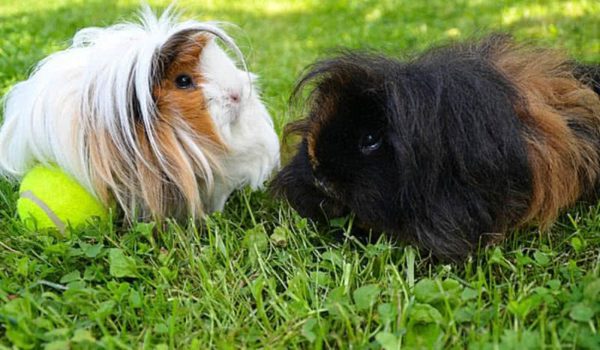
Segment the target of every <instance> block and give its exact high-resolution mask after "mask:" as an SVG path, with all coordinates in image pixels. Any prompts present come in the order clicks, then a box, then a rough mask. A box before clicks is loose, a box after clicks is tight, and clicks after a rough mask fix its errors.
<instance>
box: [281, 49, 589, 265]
mask: <svg viewBox="0 0 600 350" xmlns="http://www.w3.org/2000/svg"><path fill="white" fill-rule="evenodd" d="M502 40H506V39H505V38H503V37H492V38H490V39H488V40H486V41H483V42H482V43H480V44H476V45H468V44H466V45H456V46H448V47H443V48H439V49H434V50H432V51H430V52H428V53H426V54H425V55H422V56H421V57H420V58H418V59H415V60H412V61H408V62H401V61H397V60H394V59H390V58H386V57H382V56H377V55H372V54H364V53H352V52H346V53H344V54H342V55H340V56H338V57H335V58H332V59H328V60H324V61H321V62H318V63H316V64H315V65H314V66H312V68H311V69H310V71H309V72H308V73H307V74H306V75H305V76H304V77H303V78H302V79H301V80H300V82H299V84H298V87H297V90H298V91H299V90H302V88H303V87H304V86H306V85H307V84H314V89H313V90H312V92H311V95H310V99H309V103H310V106H309V110H310V112H309V114H308V117H307V118H306V119H305V120H303V121H300V122H297V123H296V124H295V125H294V126H293V127H292V128H294V129H297V130H299V131H300V133H301V134H302V136H303V137H304V139H303V142H302V143H301V144H300V146H299V151H298V153H297V154H296V155H295V157H294V158H293V160H292V161H291V163H290V164H288V165H287V166H286V167H285V168H284V169H283V170H282V171H281V173H280V174H279V175H278V176H277V177H276V178H275V179H274V181H273V183H272V188H273V189H274V190H275V192H276V193H278V194H279V195H281V196H283V197H285V198H287V200H288V201H289V202H290V204H291V205H292V206H293V207H294V208H295V209H296V210H298V212H299V213H300V214H301V215H303V216H307V217H310V218H313V219H322V218H323V217H335V216H339V215H341V214H344V213H346V212H348V211H351V212H353V213H354V214H355V215H356V218H357V220H358V222H359V223H360V224H361V225H362V226H366V227H369V228H373V229H375V230H378V231H386V232H388V233H389V234H391V235H393V236H394V237H398V238H400V239H403V240H408V241H411V242H414V243H416V244H418V245H420V246H421V247H424V248H426V249H428V250H431V251H432V252H433V254H434V255H436V256H438V257H442V258H447V259H452V260H460V259H462V258H464V257H465V256H466V255H467V254H468V253H469V252H470V251H472V249H473V248H475V247H476V246H477V245H478V244H479V243H480V241H482V240H483V241H487V240H488V238H489V237H494V236H495V235H496V234H497V233H503V232H504V231H505V230H506V229H507V228H508V227H510V226H512V225H516V224H517V223H518V221H519V220H520V218H521V216H522V215H523V213H524V212H525V211H526V210H527V208H528V205H529V200H530V197H531V192H532V175H531V169H530V165H529V163H528V154H527V151H526V146H525V142H524V140H523V137H522V135H526V134H528V133H529V130H528V129H527V127H526V126H524V125H523V123H522V122H521V121H520V120H519V118H518V116H517V112H516V109H517V107H518V106H519V105H520V104H522V103H523V101H521V100H520V96H519V94H518V91H517V89H516V87H515V86H513V84H512V83H511V82H510V81H509V80H508V79H507V78H506V77H505V76H504V75H503V74H502V73H501V72H499V71H498V69H497V68H496V67H495V66H494V65H493V64H492V63H490V59H489V55H490V54H491V52H492V51H493V49H494V47H495V46H496V45H497V42H499V41H502ZM585 69H587V68H585ZM590 72H591V73H590ZM597 73H598V71H597V70H585V75H586V76H588V75H590V74H591V76H592V77H597ZM594 86H595V88H596V89H597V88H598V85H597V84H596V85H594ZM316 130H317V131H316ZM311 133H312V134H313V136H314V137H315V138H316V142H315V145H314V152H315V156H316V157H315V158H316V159H317V160H318V165H316V166H311V159H310V157H309V152H308V147H309V145H308V141H307V140H308V138H309V136H310V135H311ZM315 133H316V134H317V135H314V134H315ZM379 133H380V134H381V135H382V136H383V144H382V146H381V147H380V148H379V149H378V150H376V151H374V152H373V153H371V154H369V155H364V154H362V153H361V151H360V144H361V140H364V139H365V137H366V136H365V135H366V134H379ZM313 161H314V160H313Z"/></svg>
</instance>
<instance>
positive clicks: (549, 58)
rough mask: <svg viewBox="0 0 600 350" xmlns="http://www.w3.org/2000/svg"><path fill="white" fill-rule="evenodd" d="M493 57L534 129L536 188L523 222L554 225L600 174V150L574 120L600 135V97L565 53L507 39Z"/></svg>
mask: <svg viewBox="0 0 600 350" xmlns="http://www.w3.org/2000/svg"><path fill="white" fill-rule="evenodd" d="M494 56H495V57H494V58H493V62H494V63H495V64H496V66H497V67H498V68H499V69H500V71H502V72H503V73H504V74H505V76H506V77H507V78H508V79H509V80H510V81H511V82H512V83H513V84H515V85H516V87H517V88H518V90H519V92H520V95H521V97H522V98H523V101H522V104H521V105H519V106H517V113H518V115H519V117H520V118H521V120H522V122H523V123H524V124H525V125H526V126H527V127H528V128H529V130H532V131H533V132H531V133H526V134H524V135H523V137H524V138H525V140H526V143H527V148H528V153H529V162H530V165H531V170H532V176H533V178H532V182H533V193H532V198H531V202H530V205H529V211H528V212H527V213H526V214H525V215H524V217H523V218H522V223H528V222H532V223H536V224H539V225H541V227H542V228H546V227H548V226H549V225H550V224H551V223H552V222H553V221H554V220H555V219H556V217H557V216H558V215H559V214H560V212H561V211H562V210H563V209H565V208H566V207H569V206H570V205H572V204H573V203H574V202H575V201H576V200H577V199H578V198H580V197H581V195H582V194H583V193H585V192H586V191H589V189H590V188H591V187H592V186H594V184H595V183H596V181H597V179H598V176H599V174H600V170H599V168H600V159H598V150H597V149H596V146H595V145H594V143H593V142H592V140H587V139H584V138H582V137H581V135H576V134H575V132H574V131H573V129H571V128H570V127H569V125H568V123H569V121H572V122H573V121H574V122H577V123H579V124H581V125H584V126H585V127H586V129H589V130H590V131H591V132H592V133H593V137H598V136H599V135H600V98H598V96H597V95H596V94H595V93H594V92H593V91H592V90H591V89H590V88H589V87H587V86H585V85H584V84H582V83H581V82H579V81H578V80H577V79H575V78H574V77H573V75H572V68H571V66H570V64H568V60H567V59H566V57H565V56H563V55H562V54H560V53H558V52H556V51H551V50H541V49H525V48H521V47H516V46H515V45H514V44H512V43H507V44H506V45H505V46H504V47H502V48H500V49H499V50H498V51H497V52H496V53H495V55H494Z"/></svg>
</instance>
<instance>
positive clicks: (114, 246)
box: [0, 0, 600, 350]
mask: <svg viewBox="0 0 600 350" xmlns="http://www.w3.org/2000/svg"><path fill="white" fill-rule="evenodd" d="M151 4H152V5H153V6H154V7H155V8H159V9H162V8H164V7H165V6H166V5H167V2H166V1H160V2H157V1H152V2H151ZM178 6H179V8H181V9H182V10H184V11H185V14H184V17H186V18H187V17H193V18H196V19H201V20H219V21H224V22H230V23H233V24H235V26H227V27H226V28H227V30H228V31H229V33H230V34H231V35H232V36H233V37H235V38H236V40H237V41H238V44H239V45H240V47H241V49H242V51H243V52H244V53H245V55H246V58H247V61H248V64H249V66H250V68H251V70H253V71H254V72H256V73H258V74H259V75H260V77H261V79H260V83H261V85H262V89H263V93H264V100H265V102H266V104H267V105H268V108H269V110H270V112H271V114H272V116H273V118H274V120H275V123H276V126H277V129H278V132H281V129H282V127H283V125H284V124H285V122H287V121H289V120H292V119H294V118H298V117H299V115H298V110H296V109H293V108H292V109H290V108H289V107H288V105H287V100H288V97H289V94H290V91H291V89H292V86H293V83H294V81H295V79H296V78H297V76H298V75H299V74H300V73H301V72H302V70H303V68H304V67H305V66H306V65H308V64H309V63H311V62H312V61H313V60H315V59H316V58H319V57H325V56H327V55H328V54H329V53H331V52H332V49H335V48H337V47H342V46H343V47H351V48H371V49H376V50H379V51H383V52H386V53H389V54H392V55H396V56H400V57H406V56H409V55H411V54H413V53H414V52H416V51H419V50H422V49H424V48H426V47H428V46H430V45H431V44H433V43H436V42H443V41H446V40H449V39H459V40H460V39H464V38H468V37H471V36H473V35H475V36H478V35H482V34H484V33H487V32H490V31H508V32H511V33H513V34H514V35H515V36H516V37H517V38H518V39H519V40H534V41H536V42H539V43H543V44H545V45H550V46H553V47H560V48H564V49H565V50H567V51H568V52H569V53H570V54H571V55H573V56H574V57H575V58H577V59H578V60H582V61H587V62H600V2H598V1H595V0H573V1H558V0H547V1H493V0H470V1H462V0H459V1H455V2H452V1H444V0H432V1H416V0H396V1H394V0H389V1H317V0H315V1H309V0H302V1H299V0H287V1H277V0H273V1H266V0H265V1H259V0H253V1H249V0H244V1H242V0H238V1H232V0H220V1H212V0H207V1H183V0H181V1H179V2H178ZM137 9H138V1H135V0H122V1H99V0H94V1H84V0H51V1H41V0H37V1H36V0H20V1H15V0H0V94H1V95H3V94H4V93H5V92H6V91H7V89H8V88H9V87H10V86H11V85H12V84H14V83H15V82H16V81H18V80H21V79H24V78H26V76H27V74H28V72H29V71H30V70H31V68H32V66H33V65H34V64H35V63H36V62H37V61H38V60H40V59H41V58H43V57H44V56H45V55H47V54H49V53H51V52H54V51H56V50H59V49H61V48H65V47H66V46H67V45H68V42H69V39H70V38H71V37H72V35H73V34H74V33H75V31H76V30H77V29H79V28H82V27H87V26H104V25H108V24H111V23H114V22H115V21H118V20H123V19H133V18H134V17H135V11H136V10H137ZM57 84H60V82H57ZM17 197H18V194H17V186H16V185H15V184H11V183H8V182H6V181H1V180H0V348H22V349H29V348H46V349H67V348H71V349H96V348H101V349H103V348H107V349H113V348H114V349H130V348H143V349H168V348H197V349H204V348H211V347H212V348H220V349H230V348H311V349H312V348H315V349H321V348H353V349H379V348H383V349H386V350H388V349H398V348H407V349H413V348H425V349H428V348H457V349H463V348H469V349H480V348H481V349H529V348H531V349H538V348H572V349H578V348H583V349H586V348H587V349H598V348H600V333H599V332H600V329H598V328H599V327H598V326H599V325H600V322H599V321H600V206H599V205H597V204H596V203H591V204H581V205H579V206H578V207H577V208H575V209H573V210H571V211H569V212H568V213H565V215H563V216H562V217H561V219H560V221H559V222H558V223H557V224H556V225H555V226H553V227H552V228H551V230H550V231H549V232H539V230H536V229H535V228H532V229H530V230H524V231H521V232H513V233H512V235H511V238H510V239H508V240H507V241H505V242H504V243H502V244H501V245H499V246H496V247H489V248H486V249H482V250H481V251H480V252H479V253H478V254H477V255H475V256H473V257H472V258H470V259H468V260H467V261H466V262H465V263H463V264H443V263H439V262H434V261H432V260H431V259H430V258H429V257H428V256H427V255H426V254H424V253H419V251H418V250H416V249H414V248H412V247H410V246H402V245H398V244H393V243H390V242H389V241H388V240H386V239H385V238H380V239H378V240H371V241H368V240H364V239H356V238H355V237H353V236H351V235H349V234H347V232H349V230H350V228H351V225H352V222H351V220H337V221H335V222H333V223H332V225H331V228H330V229H324V228H322V227H319V228H317V227H316V226H315V225H314V224H313V223H311V222H310V221H307V220H305V219H302V218H300V217H299V216H298V215H297V214H296V213H295V212H294V211H293V210H291V209H290V208H289V206H287V205H286V204H285V203H281V202H277V201H274V200H272V199H270V198H269V196H268V195H267V194H265V193H263V192H251V191H249V190H245V191H240V192H239V193H236V194H235V196H234V197H233V198H231V199H230V201H229V202H228V205H227V207H226V209H225V211H224V212H223V213H216V214H214V215H212V216H210V217H209V218H207V219H206V220H205V221H203V222H201V223H195V224H194V223H190V224H188V225H177V224H175V223H167V224H165V225H156V224H154V223H138V224H135V225H133V227H131V228H128V229H123V228H118V227H113V226H110V225H104V226H102V227H92V228H88V229H85V230H79V231H72V232H70V233H69V235H68V236H67V237H63V236H61V235H59V234H58V233H57V232H51V231H50V232H34V231H30V230H28V229H26V228H25V227H24V226H22V225H21V224H20V223H19V221H18V219H17V217H16V214H15V205H16V199H17Z"/></svg>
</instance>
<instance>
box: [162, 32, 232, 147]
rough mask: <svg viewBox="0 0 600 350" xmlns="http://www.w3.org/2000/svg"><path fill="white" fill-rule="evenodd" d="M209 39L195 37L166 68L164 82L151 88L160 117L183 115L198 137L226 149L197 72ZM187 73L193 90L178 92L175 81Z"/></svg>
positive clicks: (200, 36)
mask: <svg viewBox="0 0 600 350" xmlns="http://www.w3.org/2000/svg"><path fill="white" fill-rule="evenodd" d="M207 42H208V38H207V37H206V36H205V35H198V36H197V37H196V40H190V42H189V43H187V44H186V45H185V46H184V47H181V48H180V50H181V51H180V52H179V53H178V54H177V58H176V59H175V61H174V62H173V63H172V64H171V65H170V66H169V68H168V70H167V72H166V74H165V77H164V79H163V80H162V81H161V82H160V84H159V85H158V86H156V87H155V88H154V96H155V98H156V101H157V105H158V109H159V111H160V112H161V115H162V116H165V117H166V116H174V115H179V116H183V117H184V118H185V120H186V121H187V122H188V124H189V125H190V126H191V127H192V129H194V130H195V131H196V132H198V133H199V134H200V135H204V136H206V137H208V138H209V139H210V140H211V141H212V142H214V143H215V144H216V145H220V146H221V147H225V144H224V143H223V141H222V140H221V138H220V136H219V134H218V132H217V131H216V127H215V125H214V123H213V121H212V119H211V116H210V114H209V113H208V107H207V105H206V101H205V99H204V95H203V93H202V91H201V89H200V84H201V83H202V80H203V77H202V75H201V74H200V72H198V64H199V63H198V58H199V57H200V54H201V52H202V49H203V48H204V46H206V44H207ZM180 74H187V75H189V76H191V77H192V79H193V80H194V84H195V87H193V88H190V89H178V88H177V87H176V86H175V79H176V78H177V76H179V75H180Z"/></svg>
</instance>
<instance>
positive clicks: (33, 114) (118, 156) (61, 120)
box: [0, 7, 279, 219]
mask: <svg viewBox="0 0 600 350" xmlns="http://www.w3.org/2000/svg"><path fill="white" fill-rule="evenodd" d="M217 41H221V42H222V43H224V44H225V45H226V46H227V47H228V48H229V49H230V50H231V51H233V52H234V53H235V54H236V55H237V57H236V59H239V60H240V61H241V62H242V63H243V62H244V60H243V57H242V55H241V53H240V51H239V49H238V48H237V46H236V45H235V44H234V42H233V40H232V39H231V38H230V37H229V36H228V35H227V34H226V33H225V32H224V31H222V30H221V29H220V28H219V27H218V26H216V25H215V24H213V23H202V22H197V21H192V20H190V21H185V22H179V21H178V17H177V16H176V15H174V14H173V13H172V11H170V10H167V11H165V13H163V14H162V16H160V18H158V17H157V16H156V15H155V14H154V13H153V12H152V11H151V10H150V9H149V8H147V7H146V8H144V9H143V11H142V12H141V23H122V24H116V25H113V26H110V27H106V28H85V29H82V30H80V31H79V32H78V33H77V34H76V35H75V37H74V38H73V43H72V45H71V47H69V48H68V49H66V50H63V51H60V52H57V53H54V54H52V55H50V56H48V57H47V58H45V59H44V60H42V61H41V62H40V63H39V64H38V65H37V67H36V69H35V70H34V72H33V73H32V74H31V76H30V77H29V79H27V80H25V81H23V82H20V83H18V84H16V85H15V86H14V87H13V88H12V90H10V92H9V93H8V95H7V96H6V97H5V109H4V125H3V126H2V128H1V130H0V173H1V174H4V175H5V176H7V177H12V178H17V179H18V178H19V177H21V176H23V175H24V174H25V173H26V172H27V171H28V170H29V169H31V168H32V167H33V166H35V165H36V164H55V165H57V166H58V167H60V168H62V169H63V170H64V171H65V172H66V173H68V174H70V175H72V176H73V177H74V178H75V179H77V180H78V181H79V182H80V183H81V184H82V185H83V186H84V187H86V188H87V189H88V190H89V191H90V192H91V193H93V194H94V195H95V196H97V197H98V198H99V199H100V201H102V202H103V203H105V204H108V203H111V202H113V201H116V202H117V203H118V204H119V206H120V207H121V208H122V209H123V211H124V213H125V215H126V216H127V217H128V218H129V219H144V218H146V219H148V218H166V217H172V218H186V217H189V216H192V217H196V218H198V217H201V216H202V215H204V214H206V213H209V212H212V211H215V210H220V209H221V208H222V207H223V205H224V203H225V201H226V199H227V197H228V196H229V195H230V194H231V193H232V191H234V190H235V189H237V188H240V187H242V186H245V185H250V186H252V187H258V186H260V185H261V184H262V183H263V182H264V181H265V180H266V179H267V177H268V176H269V175H270V174H271V173H272V171H273V170H274V169H275V168H276V167H277V166H278V164H279V142H278V138H277V135H276V133H275V131H274V128H273V122H272V120H271V118H270V116H269V114H268V112H267V109H266V108H265V106H264V105H263V103H262V102H261V100H260V96H259V91H258V90H257V88H256V86H255V84H254V79H255V78H254V76H253V75H252V74H251V73H249V72H247V71H246V70H245V69H243V70H242V69H239V68H238V67H237V66H236V63H235V61H234V60H232V59H231V58H230V57H229V56H228V55H227V54H226V52H225V51H224V50H223V48H221V47H220V46H219V44H218V43H217ZM244 68H245V65H244Z"/></svg>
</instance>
